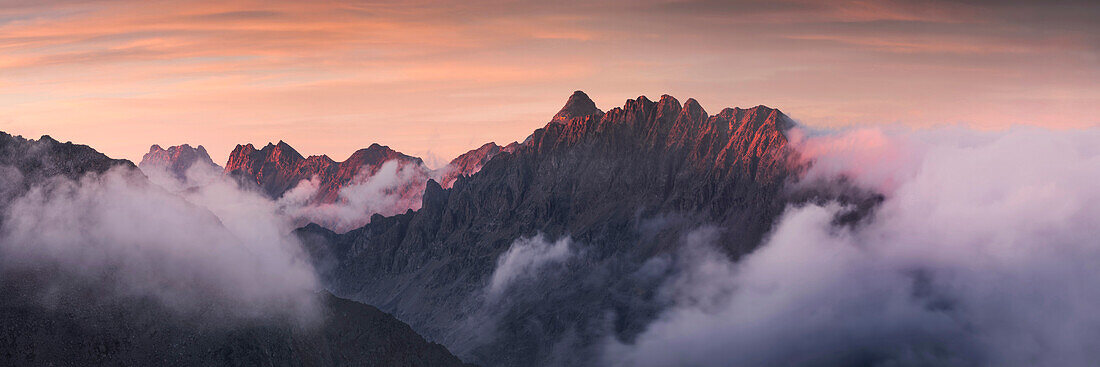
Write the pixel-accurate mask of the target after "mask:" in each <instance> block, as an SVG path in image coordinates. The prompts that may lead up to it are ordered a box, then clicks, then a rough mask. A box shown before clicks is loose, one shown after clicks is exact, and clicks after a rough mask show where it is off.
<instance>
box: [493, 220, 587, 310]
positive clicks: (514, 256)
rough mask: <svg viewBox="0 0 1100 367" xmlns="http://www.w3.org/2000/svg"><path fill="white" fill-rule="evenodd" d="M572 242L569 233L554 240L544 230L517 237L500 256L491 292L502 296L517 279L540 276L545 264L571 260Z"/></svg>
mask: <svg viewBox="0 0 1100 367" xmlns="http://www.w3.org/2000/svg"><path fill="white" fill-rule="evenodd" d="M572 243H573V240H572V238H570V237H568V236H565V237H561V238H559V239H558V240H557V241H554V242H550V241H549V240H547V239H546V238H545V236H544V235H543V234H541V233H539V234H537V235H535V236H534V237H524V238H519V239H516V240H515V241H513V242H512V245H511V247H509V248H508V251H507V252H505V253H504V254H503V255H500V258H499V259H498V260H497V267H496V269H495V270H493V276H492V277H491V278H490V280H489V288H488V296H489V297H490V298H493V297H498V296H500V294H501V293H503V292H504V291H505V290H506V289H507V288H508V286H510V285H511V284H512V283H514V282H515V281H517V280H520V279H523V278H528V277H531V278H533V277H537V274H538V272H539V270H541V269H542V268H543V267H545V266H548V265H552V264H556V263H561V262H564V261H566V260H569V258H570V257H572V256H573V255H574V253H573V251H572V250H571V249H570V246H572Z"/></svg>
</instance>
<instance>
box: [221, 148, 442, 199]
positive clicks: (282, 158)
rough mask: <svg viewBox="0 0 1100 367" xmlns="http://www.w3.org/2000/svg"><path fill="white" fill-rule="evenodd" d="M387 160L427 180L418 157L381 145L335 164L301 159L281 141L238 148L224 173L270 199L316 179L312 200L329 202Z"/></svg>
mask: <svg viewBox="0 0 1100 367" xmlns="http://www.w3.org/2000/svg"><path fill="white" fill-rule="evenodd" d="M390 161H395V162H397V164H398V165H400V166H401V167H403V168H404V169H413V170H419V171H421V175H423V176H424V177H425V178H426V177H427V169H426V168H424V164H423V161H422V160H421V159H420V158H416V157H411V156H407V155H405V154H401V153H399V152H397V151H394V150H393V149H390V148H389V147H387V146H384V145H378V144H372V145H371V146H370V147H367V148H365V149H360V150H358V151H356V152H355V153H353V154H352V155H351V157H348V159H347V160H345V161H343V162H336V161H333V160H332V159H331V158H329V157H328V156H326V155H320V156H316V155H314V156H309V157H308V158H305V157H302V155H301V154H298V152H297V151H296V150H294V148H291V147H290V145H289V144H287V143H284V142H282V141H279V143H278V144H270V143H269V144H268V145H267V146H264V147H263V148H262V149H259V150H257V149H256V148H255V147H253V146H252V144H246V145H237V147H236V148H235V149H233V152H232V153H230V154H229V161H228V162H227V163H226V164H225V172H226V173H227V174H232V175H241V176H243V177H248V178H251V179H252V180H254V182H256V184H258V185H259V186H260V188H261V189H263V191H264V192H266V193H267V194H268V196H270V197H272V198H278V197H280V196H282V195H283V193H285V192H286V191H287V190H290V189H291V188H293V187H294V186H295V185H297V184H298V183H299V182H301V181H302V180H309V179H311V178H313V177H317V179H319V180H320V185H319V188H318V191H317V193H316V196H315V197H314V200H315V201H317V202H322V203H331V202H335V201H337V200H338V199H339V198H340V196H339V193H340V189H341V188H343V187H344V186H345V185H347V184H348V183H350V182H353V181H354V180H356V179H361V178H364V177H369V176H373V175H374V174H375V173H376V172H378V170H379V169H380V168H382V166H383V164H385V163H386V162H390ZM410 190H412V188H410ZM414 191H418V190H414ZM411 194H414V193H410V195H411Z"/></svg>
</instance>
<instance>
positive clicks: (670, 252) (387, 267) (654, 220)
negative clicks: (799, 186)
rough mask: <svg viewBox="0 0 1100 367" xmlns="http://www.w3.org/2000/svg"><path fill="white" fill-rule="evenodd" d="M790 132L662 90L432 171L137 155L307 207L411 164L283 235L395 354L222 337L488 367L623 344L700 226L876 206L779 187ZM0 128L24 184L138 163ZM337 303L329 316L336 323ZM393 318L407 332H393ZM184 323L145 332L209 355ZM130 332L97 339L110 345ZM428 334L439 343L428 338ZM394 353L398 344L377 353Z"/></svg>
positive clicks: (300, 160)
mask: <svg viewBox="0 0 1100 367" xmlns="http://www.w3.org/2000/svg"><path fill="white" fill-rule="evenodd" d="M794 126H795V123H794V121H793V120H792V119H791V118H789V117H788V116H787V115H785V114H784V113H782V112H781V111H779V110H778V109H774V108H770V107H766V106H756V107H751V108H725V109H722V110H720V111H719V112H718V113H715V114H710V113H708V112H707V111H706V110H704V108H703V107H702V106H701V105H700V104H699V103H698V102H697V101H696V100H694V99H687V100H686V101H684V102H683V103H681V102H680V101H679V100H678V99H676V98H674V97H672V96H668V95H664V96H661V97H660V98H659V99H657V100H656V101H654V100H650V99H649V98H647V97H645V96H640V97H637V98H634V99H630V100H627V101H626V102H625V103H624V104H623V105H622V106H621V107H616V108H612V109H610V110H607V111H603V110H601V109H599V108H598V107H597V106H596V104H595V103H594V102H593V101H592V100H591V99H590V98H589V97H588V96H587V95H586V94H585V93H583V92H581V91H577V92H574V93H573V94H572V95H571V96H570V97H569V98H568V100H567V101H566V103H565V105H564V106H563V107H562V109H561V110H560V111H559V112H558V113H556V114H555V115H554V116H553V117H552V118H551V119H550V121H548V122H547V123H546V124H545V125H544V126H543V127H541V128H539V129H536V130H535V131H534V132H533V133H532V134H531V135H530V136H528V137H527V138H526V139H524V140H523V141H522V142H516V143H511V144H508V145H507V146H503V147H502V146H499V145H497V144H495V143H487V144H484V145H482V146H480V147H478V148H477V149H473V150H471V151H469V152H467V153H464V154H462V155H460V156H458V157H456V158H455V159H453V160H452V161H451V162H450V163H449V164H448V165H447V166H445V167H442V168H440V169H436V170H432V169H428V168H427V167H426V166H425V165H424V163H423V160H421V159H419V158H416V157H412V156H409V155H406V154H402V153H400V152H397V151H395V150H393V149H390V148H389V147H386V146H383V145H379V144H372V145H370V146H368V147H367V148H364V149H361V150H359V151H356V152H355V153H353V154H352V155H351V156H350V157H349V158H348V159H346V160H344V161H342V162H337V161H334V160H332V159H331V158H329V157H328V156H325V155H313V156H309V157H303V156H302V155H301V154H300V153H298V152H297V151H296V150H295V149H294V148H292V147H291V146H290V145H289V144H287V143H285V142H282V141H279V142H278V143H275V144H271V143H269V144H267V145H266V146H264V147H262V148H261V149H256V148H255V147H254V146H253V145H252V144H243V145H238V146H236V148H235V149H234V150H233V152H232V153H231V154H230V156H229V159H228V162H226V164H225V167H224V168H220V167H218V166H217V165H216V164H214V163H213V161H212V160H211V159H210V157H209V155H208V154H207V153H206V151H205V148H203V147H202V146H197V148H192V147H191V146H190V145H180V146H174V147H169V148H168V149H162V148H161V147H160V146H155V145H154V146H153V147H151V148H150V151H149V153H148V154H146V155H145V157H143V160H142V162H141V164H139V165H138V166H139V167H141V168H142V169H143V170H145V169H152V168H162V169H166V170H167V171H168V172H170V173H172V174H173V175H175V176H176V177H177V178H179V179H182V180H186V179H187V174H188V170H189V169H191V168H192V167H193V166H194V165H196V164H199V165H202V166H203V167H207V168H211V169H214V170H219V171H220V172H221V174H222V175H226V176H229V177H233V178H234V179H236V180H237V182H238V183H240V185H241V186H242V187H244V186H248V187H246V189H251V190H259V191H260V192H262V193H263V195H265V196H266V197H268V198H270V199H272V200H281V198H283V197H284V196H288V195H291V194H290V193H292V192H293V191H295V190H297V189H296V188H298V187H299V186H302V185H304V184H305V183H311V184H312V185H315V187H316V190H315V191H311V192H309V198H308V200H307V201H308V203H309V205H315V206H325V205H334V204H340V203H344V202H347V201H350V200H353V199H355V198H356V197H354V196H353V195H355V193H357V192H358V191H354V190H352V188H354V187H356V186H357V185H364V184H366V183H369V182H371V180H377V179H379V177H382V176H387V177H389V176H393V174H394V172H407V173H408V172H411V174H407V175H404V176H402V177H405V179H404V180H403V181H400V182H397V185H396V186H392V187H388V188H387V189H386V190H387V193H388V194H395V195H398V196H400V197H402V198H405V199H409V198H412V199H414V200H411V201H410V200H406V201H402V202H404V203H409V202H412V204H402V205H407V206H408V207H407V208H400V210H396V211H393V213H397V214H395V215H383V214H373V215H371V216H370V217H369V220H368V221H365V224H364V225H362V226H360V227H357V228H353V229H350V230H346V231H344V230H340V231H335V230H334V228H333V227H326V224H325V223H320V224H316V223H311V224H308V225H304V226H303V227H301V228H299V229H297V230H296V231H295V232H294V236H296V237H297V238H298V239H299V240H300V241H301V242H302V243H303V245H304V246H305V250H306V252H307V253H308V255H309V258H310V261H311V262H312V263H313V266H314V268H315V269H316V270H317V272H318V274H319V275H320V277H321V281H322V283H323V285H324V287H325V288H326V289H327V290H328V291H330V292H332V293H333V294H335V295H336V296H338V297H341V298H344V299H348V300H351V301H346V300H343V299H341V298H334V297H332V296H326V297H327V298H325V299H326V300H327V301H326V302H325V304H326V305H327V306H326V307H328V309H329V310H344V309H348V310H352V311H347V312H350V313H359V314H362V315H371V316H369V317H368V316H363V317H368V318H371V319H372V320H378V321H372V322H376V323H377V322H381V323H386V324H387V325H391V324H392V325H395V326H393V327H387V328H383V329H384V330H387V331H385V332H393V333H396V334H393V335H390V336H385V335H383V336H382V337H383V338H390V337H392V338H397V339H398V340H407V341H408V343H407V344H403V345H402V346H400V347H386V348H389V349H386V348H383V349H377V347H371V346H370V345H357V344H355V343H361V344H362V343H367V344H372V343H379V340H380V339H371V338H366V339H363V338H358V337H351V338H350V340H349V339H348V338H346V337H344V335H347V334H346V333H347V332H348V331H347V325H343V327H341V326H340V325H335V324H341V323H345V322H354V321H336V322H330V323H326V325H327V326H326V328H325V329H322V330H321V331H320V332H319V333H318V332H315V333H313V334H308V335H304V336H303V334H296V333H295V332H293V331H286V330H281V329H280V330H281V331H271V330H268V329H263V331H248V332H247V333H246V334H247V335H248V337H244V336H242V334H233V336H232V337H231V339H232V340H234V341H233V342H232V343H230V344H231V345H247V346H248V347H245V348H253V347H254V346H255V345H257V344H255V343H258V342H257V341H255V340H253V339H251V337H252V336H254V335H253V334H252V333H254V332H255V333H258V334H256V335H264V336H263V340H264V342H263V343H269V342H272V343H276V344H264V345H268V346H270V345H280V347H278V348H284V346H286V345H288V344H285V343H290V344H289V345H292V347H290V348H291V352H290V354H269V353H266V352H263V353H259V355H261V357H256V358H261V359H262V358H269V359H283V358H291V359H299V360H323V361H332V360H334V359H333V358H336V357H334V354H332V353H336V352H333V351H334V350H335V349H325V351H326V352H323V353H321V352H317V351H316V350H314V349H308V350H302V349H294V348H297V347H298V346H301V345H302V343H305V344H309V345H312V346H318V345H325V344H326V343H327V345H328V346H327V347H325V348H337V347H339V348H368V349H369V348H375V349H371V350H384V352H382V354H375V355H374V356H373V357H370V358H374V359H371V360H372V361H375V362H377V361H381V360H382V359H378V358H383V357H377V356H379V355H385V356H386V357H384V358H413V359H406V361H419V362H424V361H428V360H431V361H444V360H445V361H448V362H447V363H452V362H453V363H459V362H458V360H457V359H453V357H448V356H450V354H449V353H446V350H450V351H452V352H454V353H455V355H457V356H458V357H460V358H461V359H462V360H465V361H468V362H473V363H477V364H481V365H486V366H538V365H547V366H548V365H598V364H600V362H601V360H600V358H601V348H602V346H603V345H605V344H606V343H608V342H609V341H616V342H619V343H630V342H631V341H632V340H633V338H635V337H636V336H637V335H638V334H639V333H641V332H642V331H644V330H645V328H646V326H647V325H649V324H650V323H651V322H652V321H654V320H655V318H656V317H657V316H658V315H659V314H660V313H661V311H662V310H664V309H665V308H667V307H668V306H669V304H668V301H667V300H666V299H665V298H663V297H662V296H661V295H660V294H659V293H658V291H657V290H658V289H659V287H660V285H661V284H664V283H665V282H667V281H669V279H671V278H672V277H673V276H675V275H676V274H677V273H678V272H679V271H680V270H679V269H678V268H677V266H676V264H677V259H678V258H679V257H680V256H682V253H683V251H684V250H685V248H688V247H690V246H691V242H692V240H691V239H692V238H695V237H697V234H698V233H707V234H711V235H712V237H713V243H715V244H717V245H718V246H719V248H720V251H721V253H722V254H723V255H724V256H726V257H728V258H730V259H733V260H736V259H738V258H740V257H742V256H744V255H746V254H748V253H749V252H751V251H752V250H754V249H755V248H756V247H757V246H759V245H760V243H761V241H762V240H763V239H764V237H765V236H766V235H767V233H769V231H770V230H771V229H772V227H773V225H774V224H775V222H776V220H777V218H778V217H779V215H780V214H781V213H782V211H783V209H784V208H785V207H786V206H787V205H788V204H791V203H795V202H801V201H809V200H822V197H824V196H830V197H833V198H834V199H837V197H839V199H840V200H842V201H847V202H850V203H854V204H856V205H854V206H853V207H855V208H857V209H856V210H855V211H854V212H850V213H848V217H846V218H837V221H838V222H856V221H858V219H859V218H860V217H861V216H862V215H865V214H866V211H868V210H870V209H871V208H873V206H874V204H875V203H876V202H877V201H878V200H881V198H880V197H878V196H875V195H873V194H867V195H863V194H855V195H853V194H852V193H843V194H838V193H822V192H808V191H805V190H803V191H799V190H792V189H791V188H790V187H791V186H790V185H788V184H789V183H790V182H792V181H795V180H797V179H798V176H799V173H800V172H801V171H802V170H803V169H804V162H802V161H801V160H800V158H799V157H798V156H797V154H796V153H795V152H794V150H793V148H791V146H790V141H789V139H788V136H787V133H788V131H789V129H791V128H792V127H794ZM6 139H7V140H8V141H15V142H19V143H6V144H5V145H2V146H0V149H7V150H12V149H14V148H11V147H12V146H22V145H28V144H29V145H36V144H37V145H48V146H50V147H51V148H49V149H48V150H49V154H44V155H42V157H44V159H43V160H42V162H44V163H28V162H30V161H33V160H29V159H24V160H23V161H17V162H0V163H3V164H5V165H10V166H13V167H16V169H18V170H19V171H20V172H22V175H25V176H26V177H39V176H41V177H45V176H49V175H65V176H69V177H73V178H75V177H79V176H81V175H82V174H83V173H85V172H102V171H104V170H106V169H108V168H110V167H113V166H129V167H131V168H132V167H133V164H132V163H129V162H127V161H121V160H110V159H108V158H107V157H106V156H103V155H102V154H99V153H96V152H95V151H94V150H92V149H90V148H87V147H82V146H75V145H71V144H60V143H56V142H54V141H53V140H52V139H49V138H48V137H44V138H43V139H42V140H40V141H39V142H33V141H26V140H20V138H15V137H10V136H7V137H6ZM19 144H22V145H19ZM29 145H28V146H29ZM19 149H23V151H30V150H31V149H30V148H19ZM34 149H38V148H34ZM22 154H23V156H24V157H26V156H27V154H26V153H22ZM45 162H48V164H47V163H45ZM55 166H57V167H55ZM24 182H25V183H24V185H23V186H22V187H24V188H29V187H31V185H32V184H33V182H34V181H30V180H27V181H24ZM12 195H17V194H9V197H10V196H12ZM368 214H369V213H368ZM0 225H2V223H0ZM353 301H354V302H353ZM356 302H361V303H362V304H360V303H356ZM365 305H373V306H375V307H378V309H380V310H381V311H378V310H375V309H373V308H370V306H365ZM11 307H15V308H14V309H17V310H18V312H22V313H25V314H28V315H31V316H28V317H30V318H31V319H34V320H44V321H34V322H60V321H56V320H58V319H59V318H61V319H64V318H65V316H64V315H61V314H56V313H50V312H45V313H43V312H39V311H28V310H29V309H27V308H26V307H25V305H24V304H17V305H14V306H11ZM20 307H22V308H20ZM128 307H131V306H129V305H127V306H124V307H121V308H117V309H116V310H131V309H130V308H128ZM119 312H121V311H119ZM126 312H129V311H126ZM333 312H336V311H333ZM342 312H344V311H338V312H337V313H339V314H340V315H345V316H346V315H347V314H346V313H342ZM380 312H386V313H390V314H393V315H394V317H396V320H395V319H392V318H387V317H388V315H384V314H381V313H380ZM104 320H105V319H104ZM330 320H342V319H339V318H337V319H330ZM397 320H401V321H397ZM64 322H73V321H72V320H67V321H64ZM114 322H115V321H102V322H101V323H105V324H111V323H114ZM401 322H405V323H408V325H409V326H410V327H411V329H409V328H408V327H405V328H402V327H401V326H400V325H403V324H401ZM6 324H10V325H9V326H8V327H9V328H11V327H14V326H13V325H18V328H16V329H12V330H16V331H18V332H22V330H25V328H33V327H31V326H28V325H29V324H19V323H16V322H14V321H9V322H6ZM180 325H181V324H176V323H171V322H168V323H166V324H164V325H161V324H158V325H157V326H156V327H164V328H169V329H170V330H172V331H170V332H166V333H167V334H166V335H168V337H167V338H166V339H163V341H164V343H168V344H171V345H173V346H179V345H183V346H182V347H180V348H184V350H194V349H188V348H200V349H203V348H205V349H203V350H209V349H210V348H214V349H217V347H216V346H209V345H206V344H203V343H198V344H188V343H184V344H179V343H177V342H173V341H171V340H175V339H173V338H176V337H177V336H179V335H187V334H188V333H192V332H195V331H189V330H187V329H186V326H180ZM142 327H143V328H144V327H146V326H142ZM330 328H334V329H336V330H337V331H331V330H330ZM51 330H52V329H51ZM249 330H252V329H249ZM16 331H12V332H16ZM406 331H407V332H406ZM412 331H415V333H419V334H421V335H423V336H424V338H420V337H419V336H415V333H412ZM55 332H61V331H55ZM81 332H84V331H81ZM133 332H134V331H133V330H130V329H126V330H123V331H119V330H110V331H109V332H101V331H95V332H92V334H94V335H109V336H97V338H103V337H106V338H116V339H117V338H122V337H125V338H129V337H130V336H120V335H130V334H129V333H133ZM333 332H335V333H337V334H335V335H337V336H333V335H334V334H331V333H333ZM380 332H381V331H380ZM103 333H106V334H103ZM120 333H121V334H120ZM8 335H15V334H8ZM35 335H42V337H48V336H49V335H51V334H49V332H40V333H38V334H35ZM371 335H372V337H374V335H375V334H371ZM225 337H226V336H224V335H222V336H217V338H225ZM287 338H289V339H287ZM303 338H304V339H303ZM418 338H420V339H418ZM425 339H426V340H431V341H434V342H438V343H441V344H442V345H443V346H445V347H446V350H444V349H442V348H436V347H433V346H431V345H428V344H425V343H427V342H426V341H424V340H425ZM112 340H113V339H112ZM158 340H159V339H158ZM218 340H221V339H218ZM288 340H290V341H288ZM302 340H309V341H308V342H302ZM386 340H389V339H386ZM159 342H160V341H153V342H149V343H152V344H147V345H143V346H140V347H137V346H135V347H127V348H131V349H127V350H128V351H135V350H148V351H157V350H159V349H156V348H160V347H161V346H157V347H156V348H153V347H150V346H149V345H156V344H157V343H159ZM279 343H283V344H279ZM372 345H373V344H372ZM74 348H75V347H74ZM80 348H85V346H81V347H80ZM135 348H136V349H135ZM149 348H152V349H149ZM233 348H236V347H233ZM395 348H396V349H395ZM112 350H114V349H112ZM223 352H224V351H223ZM390 352H393V353H397V355H392V354H386V353H390ZM51 353H54V352H51ZM126 353H130V352H126ZM143 353H144V352H143ZM151 353H155V352H151ZM219 353H222V352H219ZM224 353H230V352H224ZM318 353H319V354H318ZM78 354H81V353H78ZM341 356H342V357H340V358H344V357H347V358H352V357H348V356H346V355H342V354H341ZM402 356H403V357H402ZM74 358H76V357H74ZM143 358H144V357H143ZM318 358H319V359H318ZM415 358H421V359H415ZM108 360H116V359H108ZM127 360H128V361H143V360H142V359H127ZM351 360H352V359H347V360H345V361H351ZM395 360H397V359H388V360H387V361H395ZM86 361H91V360H86ZM96 361H98V360H96ZM387 363H388V362H387ZM368 364H369V363H368ZM401 364H409V365H418V364H422V363H414V362H407V363H401ZM429 364H434V363H429Z"/></svg>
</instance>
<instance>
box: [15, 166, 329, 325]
mask: <svg viewBox="0 0 1100 367" xmlns="http://www.w3.org/2000/svg"><path fill="white" fill-rule="evenodd" d="M0 171H3V170H0ZM204 174H205V173H204V172H197V171H195V170H192V171H191V172H189V176H200V175H204ZM150 176H151V177H154V180H156V181H158V183H160V184H164V185H166V186H165V187H166V188H162V187H160V186H157V185H155V184H152V183H150V180H146V178H145V177H144V176H143V175H142V174H141V173H139V172H138V171H137V170H133V169H130V168H124V167H116V168H113V169H111V170H109V171H107V172H105V173H103V174H88V175H85V176H84V177H82V178H80V179H79V180H69V179H62V178H54V179H51V180H49V181H48V182H47V183H45V184H43V185H38V186H35V187H32V188H31V189H30V190H29V191H28V192H26V193H24V194H22V195H20V196H18V197H16V198H14V199H13V200H12V202H11V203H10V205H9V206H7V207H6V208H5V210H4V213H3V216H4V217H3V228H2V231H0V253H2V261H0V263H2V265H0V266H3V269H4V270H6V271H9V272H11V271H14V272H41V271H46V272H54V271H56V272H60V274H62V275H64V276H62V277H56V278H55V277H51V281H53V282H54V283H53V284H48V286H47V287H41V288H40V289H42V292H43V297H45V298H48V297H46V296H48V293H50V292H54V291H56V290H66V289H80V288H81V287H94V288H103V289H102V291H103V293H102V294H101V297H102V299H110V298H113V297H138V298H150V299H152V300H155V301H157V302H159V303H160V304H162V305H164V306H166V307H168V308H169V309H172V310H176V311H179V312H180V313H181V314H183V315H202V316H204V317H205V316H211V317H216V318H219V319H225V318H228V319H257V318H270V317H275V318H281V319H288V320H292V321H295V322H309V321H314V320H316V319H317V317H318V316H319V314H318V311H319V309H318V308H317V307H318V304H317V299H316V298H317V293H316V292H318V291H319V290H320V287H319V282H318V279H317V277H316V275H315V273H314V271H313V268H312V267H311V265H309V263H308V261H307V259H305V258H304V254H303V253H302V249H301V245H300V244H299V243H298V240H297V239H296V238H294V237H293V236H290V231H291V230H292V227H291V226H290V223H289V222H288V221H286V220H285V219H283V218H282V217H281V216H279V215H277V213H276V207H275V205H274V204H273V203H272V202H271V201H270V200H268V199H266V198H264V197H262V196H261V195H260V194H259V193H255V192H248V191H243V190H240V189H239V188H238V187H237V185H236V183H235V182H232V181H230V180H229V179H227V178H225V177H223V176H204V177H205V179H206V180H207V181H205V182H204V184H203V185H198V186H191V185H185V184H183V183H180V182H178V181H175V180H173V181H160V179H162V178H165V177H168V176H167V175H164V176H160V175H158V174H156V173H152V174H151V175H150ZM13 177H14V178H13ZM3 179H5V180H7V182H4V184H5V186H6V185H18V184H19V183H18V181H13V180H14V179H18V177H15V176H9V177H3ZM60 279H77V282H78V283H79V284H68V283H66V282H67V281H65V282H63V281H61V280H60ZM97 298H98V297H97Z"/></svg>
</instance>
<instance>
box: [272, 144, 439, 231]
mask: <svg viewBox="0 0 1100 367" xmlns="http://www.w3.org/2000/svg"><path fill="white" fill-rule="evenodd" d="M369 171H370V170H364V171H363V172H361V173H360V174H359V175H358V176H357V177H356V178H354V179H353V180H352V181H351V182H350V183H349V184H347V185H346V186H344V187H343V188H341V189H340V193H339V195H340V198H339V200H338V201H337V202H335V203H317V202H316V201H315V200H313V199H314V198H315V197H316V196H317V191H318V190H320V186H321V181H320V180H319V179H317V178H316V177H314V178H313V179H310V180H303V181H301V182H299V183H298V185H297V186H295V187H294V188H293V189H290V190H289V191H287V192H286V193H285V194H283V196H281V197H279V199H278V200H277V205H278V207H279V211H280V213H282V214H284V215H286V216H288V217H289V218H292V219H293V220H294V221H295V223H297V224H306V223H310V222H312V223H317V224H320V225H322V226H324V227H326V228H329V229H332V230H334V231H337V232H347V231H349V230H352V229H355V228H359V227H362V226H364V225H366V224H367V223H369V222H370V217H371V216H372V215H375V214H381V215H384V216H392V215H395V214H401V213H404V212H405V211H407V210H409V209H412V210H418V209H420V205H421V204H422V202H421V201H422V196H423V194H424V188H425V183H427V180H428V176H427V170H426V169H425V168H424V167H423V166H414V165H407V164H401V163H400V162H398V161H396V160H393V161H388V162H386V163H384V164H382V167H380V168H378V171H377V172H373V174H371V172H369Z"/></svg>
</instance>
